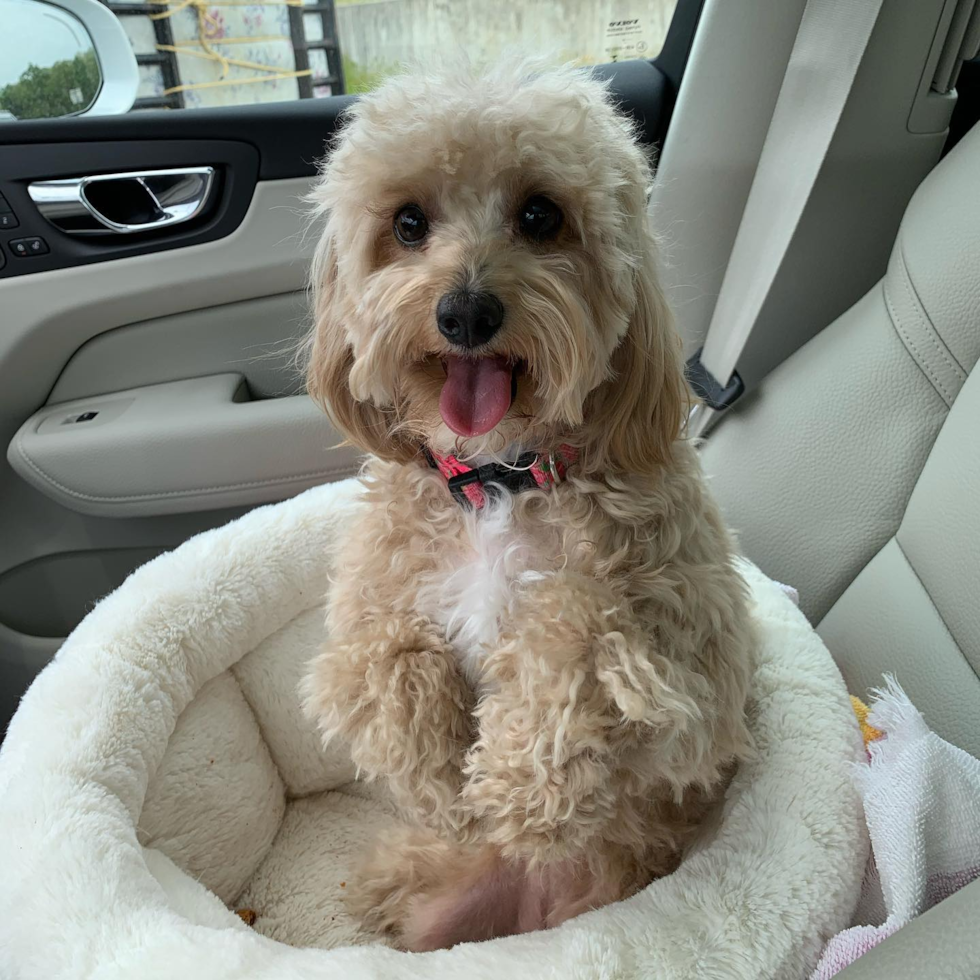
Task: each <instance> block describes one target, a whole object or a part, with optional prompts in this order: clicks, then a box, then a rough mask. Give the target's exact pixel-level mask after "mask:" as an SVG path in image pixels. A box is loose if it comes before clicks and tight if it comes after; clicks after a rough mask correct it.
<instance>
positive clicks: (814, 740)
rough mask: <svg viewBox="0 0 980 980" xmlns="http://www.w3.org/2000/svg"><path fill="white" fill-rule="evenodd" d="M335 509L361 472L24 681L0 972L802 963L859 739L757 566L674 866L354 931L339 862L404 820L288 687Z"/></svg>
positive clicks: (837, 850)
mask: <svg viewBox="0 0 980 980" xmlns="http://www.w3.org/2000/svg"><path fill="white" fill-rule="evenodd" d="M351 506H356V490H355V488H354V487H353V486H352V484H350V483H346V484H335V485H332V486H326V487H321V488H318V489H316V490H312V491H309V492H308V493H305V494H303V495H302V496H300V497H297V498H296V499H294V500H291V501H288V502H286V503H283V504H278V505H276V506H272V507H265V508H263V509H261V510H257V511H253V512H252V513H250V514H248V515H247V516H245V517H243V518H241V519H240V520H238V521H236V522H234V523H233V524H230V525H228V526H226V527H223V528H220V529H218V530H216V531H211V532H209V533H207V534H203V535H201V536H200V537H198V538H195V539H194V540H192V541H190V542H188V543H187V544H185V545H184V546H183V547H181V548H179V549H177V550H176V551H175V552H173V553H171V554H167V555H164V556H162V557H160V558H158V559H156V560H155V561H153V562H151V563H150V564H148V565H146V566H145V567H143V568H141V569H140V570H139V571H137V572H135V573H134V574H133V575H132V576H131V577H130V578H129V580H128V581H127V582H126V583H125V584H124V585H123V586H122V587H121V588H120V589H119V590H118V591H117V592H115V593H114V594H113V595H111V596H109V597H108V598H107V599H105V600H104V601H103V602H101V603H100V604H99V606H98V608H96V609H95V611H94V612H93V613H91V615H89V616H88V618H87V619H86V620H85V622H84V623H82V625H81V626H79V628H78V629H77V630H76V631H75V632H74V634H73V635H72V636H71V638H70V639H69V640H68V642H67V643H66V644H65V645H64V647H63V648H62V650H61V652H60V653H59V654H58V656H57V657H56V659H55V661H54V662H53V663H52V664H51V665H50V666H49V667H48V668H47V669H46V670H45V671H44V672H43V673H42V674H41V676H40V677H39V678H38V679H37V681H36V682H35V684H34V685H33V687H32V688H31V690H30V691H29V692H28V694H27V695H26V697H25V698H24V701H23V703H22V704H21V707H20V710H19V711H18V713H17V715H16V717H15V718H14V721H13V723H12V725H11V728H10V731H9V734H8V736H7V739H6V743H5V745H4V746H3V750H2V754H0V976H2V977H3V980H33V978H44V980H56V978H61V977H70V978H75V977H79V978H80V977H86V978H88V977H91V978H96V980H110V978H111V980H116V978H119V980H123V978H125V980H133V978H139V980H153V978H163V977H166V978H178V980H196V978H201V980H223V978H228V980H232V978H234V980H243V978H260V977H262V978H265V977H268V978H275V980H298V978H310V980H314V978H315V980H324V978H344V980H356V978H367V977H379V978H396V977H397V978H399V980H411V978H425V980H438V978H453V980H457V978H465V980H480V978H493V980H499V978H501V977H515V978H517V977H521V978H525V977H526V978H531V980H543V978H551V977H554V978H560V980H585V978H610V980H612V978H617V980H627V978H632V977H656V978H658V980H670V978H680V977H699V978H722V977H726V978H728V977H738V978H749V977H752V978H756V977H778V978H781V980H783V978H792V977H800V976H803V975H805V974H806V972H807V971H808V969H809V968H810V967H812V965H813V964H814V963H815V961H816V959H817V956H818V954H819V951H820V948H821V946H822V945H823V942H824V941H825V940H826V939H827V938H828V937H829V936H831V935H833V934H834V933H836V932H838V931H839V930H840V929H842V928H843V927H844V926H846V925H847V924H848V922H849V920H850V915H851V912H852V909H853V906H854V903H855V900H856V897H857V892H858V887H859V883H860V880H861V874H862V871H863V869H864V859H865V839H864V832H863V822H862V819H861V812H860V807H859V804H858V803H857V801H856V797H855V794H854V792H853V791H852V789H851V783H850V777H849V773H848V762H849V761H851V760H854V759H856V758H858V757H859V753H860V752H861V741H860V737H859V735H858V732H857V727H856V724H855V721H854V718H853V715H852V712H851V708H850V705H849V703H848V699H847V696H846V692H845V690H844V685H843V682H842V680H841V678H840V675H839V674H838V672H837V669H836V668H835V666H834V664H833V662H832V660H831V658H830V656H829V655H828V653H827V651H826V650H825V649H824V647H823V645H822V643H821V642H820V640H819V639H818V638H817V636H816V635H815V634H814V633H813V632H812V631H811V629H810V628H809V626H808V625H807V623H806V621H805V620H804V618H803V616H802V615H801V614H800V613H799V612H798V611H797V610H796V608H795V607H794V606H793V604H792V602H791V601H790V600H789V599H788V598H787V597H786V596H785V595H784V594H783V593H782V592H781V591H780V589H779V588H778V587H777V586H776V585H774V584H773V583H771V582H770V581H769V580H768V579H766V578H765V577H764V576H763V575H762V574H761V573H760V572H759V571H757V570H756V569H754V568H753V567H751V566H747V567H746V568H745V575H746V577H747V579H748V581H749V583H750V584H751V587H752V592H753V596H754V603H755V615H756V616H757V617H758V619H759V621H760V623H761V625H762V629H763V643H762V648H761V650H760V651H759V663H758V670H757V673H756V678H755V686H754V700H753V703H752V706H751V713H752V728H753V730H754V732H755V735H756V738H757V740H758V746H759V752H758V758H757V759H756V761H755V762H754V763H753V764H751V765H746V766H744V767H743V768H742V769H741V771H740V772H739V773H738V775H737V776H736V777H735V780H734V782H733V783H732V785H731V788H730V790H729V792H728V796H727V799H726V803H725V805H724V808H723V811H722V812H720V813H719V814H718V817H717V819H716V820H715V821H714V824H713V825H712V826H711V827H710V828H709V827H706V829H705V833H704V835H703V840H702V842H701V844H700V846H699V847H698V848H697V849H696V850H695V852H694V853H692V854H691V855H690V856H689V857H688V858H687V859H686V860H685V861H684V863H683V865H682V866H681V868H680V870H678V871H677V872H676V873H675V874H673V875H671V876H670V877H668V878H664V879H662V880H660V881H657V882H655V883H654V884H653V885H651V886H650V887H649V888H647V889H646V890H645V891H644V892H642V893H641V894H639V895H637V896H635V897H634V898H632V899H630V900H629V901H627V902H622V903H620V904H618V905H614V906H609V907H607V908H604V909H601V910H598V911H595V912H590V913H588V914H586V915H583V916H580V917H579V918H577V919H574V920H572V921H570V922H568V923H566V924H565V925H564V926H562V927H561V928H559V929H556V930H552V931H549V932H540V933H534V934H531V935H527V936H520V937H515V938H510V939H502V940H496V941H494V942H489V943H483V944H473V945H462V946H458V947H456V948H455V949H453V950H450V951H442V952H437V953H427V954H419V955H409V954H405V953H400V952H397V951H395V950H393V949H389V948H386V947H384V946H380V945H365V944H366V943H367V942H368V940H367V937H364V936H362V935H360V934H359V933H358V930H357V927H356V924H355V923H354V922H353V921H352V920H351V919H350V918H349V917H348V915H347V914H346V913H345V911H344V901H343V895H344V886H345V880H346V876H347V872H348V867H349V861H350V859H351V855H352V854H353V853H354V851H355V850H356V849H357V848H358V847H360V846H361V845H362V843H363V842H365V841H366V840H367V839H368V838H370V837H371V836H373V834H374V833H375V832H376V830H377V829H378V828H379V827H380V826H381V825H383V824H384V823H385V822H386V821H389V820H393V819H397V818H396V817H395V816H394V814H393V812H392V810H391V807H390V805H389V804H388V803H387V801H386V800H385V798H384V796H383V794H382V793H381V792H380V791H378V790H375V789H374V788H373V787H368V786H364V785H363V784H360V783H357V782H354V781H353V772H352V769H351V765H350V762H349V760H348V759H346V758H344V756H343V754H342V752H341V750H340V749H338V750H336V751H334V752H332V753H329V754H327V755H324V754H323V752H322V751H321V749H320V746H319V742H318V739H317V736H316V734H315V733H314V731H313V730H312V729H311V727H310V726H309V725H308V724H307V723H306V721H305V720H304V719H303V718H302V716H301V714H300V711H299V709H298V707H297V695H296V685H297V682H298V680H299V678H300V674H301V672H302V667H303V664H304V662H305V661H306V660H307V659H308V658H309V657H310V655H311V654H312V653H313V651H314V650H315V649H316V647H317V646H318V645H319V644H320V642H321V640H322V614H321V606H322V603H323V593H324V589H325V587H326V583H327V577H328V571H329V566H330V555H331V548H332V546H333V545H332V542H333V540H334V537H335V533H334V532H335V529H336V528H337V526H338V525H339V524H340V523H341V522H342V521H343V520H344V519H345V514H346V513H347V512H348V510H349V508H350V507H351ZM241 906H249V907H251V908H253V909H255V910H256V912H257V913H258V919H257V921H256V923H255V926H254V928H249V927H248V926H246V925H245V924H244V923H243V922H242V921H241V919H239V918H238V917H237V916H236V915H235V914H234V912H233V911H229V909H234V908H237V907H241ZM326 947H332V948H326ZM337 947H340V948H337Z"/></svg>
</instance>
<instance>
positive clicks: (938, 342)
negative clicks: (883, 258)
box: [898, 246, 967, 385]
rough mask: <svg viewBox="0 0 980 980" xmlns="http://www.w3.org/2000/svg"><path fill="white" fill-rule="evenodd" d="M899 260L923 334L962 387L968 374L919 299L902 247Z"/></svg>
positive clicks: (906, 287)
mask: <svg viewBox="0 0 980 980" xmlns="http://www.w3.org/2000/svg"><path fill="white" fill-rule="evenodd" d="M898 258H899V261H900V262H901V272H902V286H903V287H904V289H905V292H906V294H907V295H908V298H909V302H910V303H911V304H912V308H913V309H914V310H915V312H916V313H917V314H918V316H919V319H920V320H921V322H922V324H923V326H924V327H925V330H924V331H923V332H924V333H925V334H926V335H927V336H928V337H929V339H930V340H931V341H932V345H933V347H935V348H936V352H937V353H938V354H939V357H940V358H941V359H942V360H943V361H944V362H945V363H946V365H947V366H948V367H949V368H950V369H951V370H952V371H953V373H954V374H955V375H957V377H958V378H959V381H960V384H961V385H962V384H963V382H964V381H966V376H967V372H966V370H964V368H963V366H962V365H961V364H960V362H959V361H957V360H956V358H954V357H953V354H952V352H951V351H950V349H949V348H948V347H947V346H946V344H945V343H944V342H943V339H942V335H941V334H940V333H939V331H938V330H937V329H936V325H935V324H934V323H933V322H932V318H931V317H930V316H929V313H928V311H927V310H926V308H925V304H924V303H923V302H922V300H921V299H920V298H919V294H918V292H917V291H916V288H915V285H914V284H913V282H912V274H911V272H910V271H909V264H908V262H907V261H906V260H905V249H904V248H903V247H902V246H900V247H899V249H898Z"/></svg>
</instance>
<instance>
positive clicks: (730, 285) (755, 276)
mask: <svg viewBox="0 0 980 980" xmlns="http://www.w3.org/2000/svg"><path fill="white" fill-rule="evenodd" d="M881 4H882V0H808V3H807V5H806V8H805V9H804V11H803V17H802V18H801V20H800V28H799V31H798V32H797V35H796V41H795V43H794V44H793V50H792V52H791V53H790V57H789V62H788V64H787V66H786V74H785V75H784V76H783V83H782V86H781V88H780V90H779V96H778V97H777V99H776V106H775V109H774V110H773V114H772V120H771V122H770V123H769V131H768V133H767V135H766V139H765V142H764V143H763V146H762V152H761V154H760V156H759V165H758V167H757V168H756V173H755V178H754V179H753V181H752V186H751V188H750V190H749V195H748V199H747V200H746V203H745V210H744V211H743V213H742V221H741V223H740V225H739V229H738V233H737V235H736V236H735V242H734V245H733V246H732V253H731V256H730V257H729V261H728V267H727V268H726V270H725V276H724V279H723V280H722V284H721V289H720V291H719V294H718V302H717V303H716V304H715V309H714V313H713V314H712V317H711V323H710V324H709V325H708V332H707V335H706V336H705V341H704V346H703V347H702V349H701V350H700V351H698V353H697V354H695V355H694V357H692V358H691V360H690V361H689V362H688V376H689V379H690V381H691V385H692V387H693V388H694V390H695V393H696V394H698V395H699V397H701V399H702V401H703V404H702V405H699V406H697V407H696V408H695V410H694V412H693V413H692V416H691V419H690V420H689V422H688V434H689V435H691V436H699V435H704V434H705V433H706V432H707V430H708V428H710V426H711V424H712V423H713V422H714V421H715V420H716V419H717V417H718V415H719V413H720V412H722V411H724V410H725V409H726V408H727V407H728V406H729V405H731V404H732V403H733V402H734V401H735V399H736V398H738V397H739V395H740V394H741V393H742V390H744V386H743V385H742V382H741V379H740V378H739V377H738V374H737V372H736V370H735V369H736V366H737V364H738V360H739V357H740V356H741V354H742V351H743V350H744V349H745V346H746V344H747V343H748V340H749V337H750V336H751V334H752V330H753V327H754V326H755V323H756V320H757V319H758V316H759V313H760V311H761V309H762V306H763V303H764V302H765V300H766V297H767V296H768V295H769V292H770V289H771V287H772V284H773V282H774V280H775V278H776V274H777V273H778V271H779V267H780V265H781V264H782V261H783V257H784V256H785V254H786V251H787V249H788V248H789V245H790V242H791V241H792V238H793V234H794V232H795V231H796V228H797V226H798V224H799V221H800V218H801V216H802V214H803V209H804V207H805V206H806V202H807V200H808V199H809V197H810V193H811V191H812V190H813V186H814V184H815V183H816V180H817V175H818V174H819V172H820V168H821V166H822V164H823V161H824V159H825V158H826V156H827V151H828V149H829V147H830V142H831V140H832V139H833V136H834V132H835V131H836V129H837V123H838V122H839V120H840V117H841V114H842V113H843V111H844V105H845V103H846V102H847V97H848V95H849V93H850V91H851V87H852V85H853V83H854V77H855V75H856V74H857V70H858V66H859V65H860V64H861V59H862V57H863V55H864V51H865V49H866V48H867V45H868V39H869V38H870V36H871V31H872V29H873V28H874V25H875V21H876V20H877V18H878V12H879V11H880V9H881Z"/></svg>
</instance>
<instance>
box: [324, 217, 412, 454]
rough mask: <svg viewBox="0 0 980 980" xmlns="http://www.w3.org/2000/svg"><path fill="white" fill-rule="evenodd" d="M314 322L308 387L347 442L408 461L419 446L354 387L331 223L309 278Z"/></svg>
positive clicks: (352, 353)
mask: <svg viewBox="0 0 980 980" xmlns="http://www.w3.org/2000/svg"><path fill="white" fill-rule="evenodd" d="M311 286H312V292H313V300H314V303H313V308H314V325H313V332H312V335H311V337H310V340H309V343H308V346H307V358H306V389H307V391H308V392H309V394H310V397H311V398H312V399H313V400H314V401H315V402H317V403H318V404H319V405H320V406H321V407H322V408H323V409H324V411H325V412H326V413H327V417H328V418H329V419H330V421H331V422H332V423H333V424H334V426H335V427H336V428H337V429H338V430H339V431H340V432H341V433H342V434H343V436H344V438H345V440H346V441H347V443H349V444H351V445H354V446H357V447H358V448H360V449H363V450H365V451H367V452H371V453H374V455H376V456H379V457H380V458H381V459H387V460H399V461H407V460H408V459H411V458H412V457H413V456H414V455H415V453H416V450H415V447H413V446H411V445H409V444H408V442H407V441H406V440H405V439H404V438H401V437H399V436H397V435H395V434H394V433H393V431H392V429H393V422H394V420H393V417H392V413H390V412H386V411H384V410H383V409H380V408H378V407H377V406H375V405H372V404H371V403H369V402H363V401H357V400H356V399H355V398H354V396H353V395H352V394H351V390H350V383H349V382H350V371H351V367H352V365H353V363H354V352H353V351H352V350H351V346H350V342H349V340H348V337H347V332H346V330H345V329H344V306H345V305H344V303H343V300H342V297H341V287H340V283H339V277H338V270H337V255H336V249H335V247H334V243H333V240H332V236H331V234H330V231H329V228H328V229H327V231H326V232H325V233H324V235H323V238H322V240H321V242H320V245H319V248H318V252H317V255H316V258H315V259H314V263H313V272H312V279H311Z"/></svg>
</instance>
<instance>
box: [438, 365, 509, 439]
mask: <svg viewBox="0 0 980 980" xmlns="http://www.w3.org/2000/svg"><path fill="white" fill-rule="evenodd" d="M443 366H444V367H445V369H446V381H445V383H444V384H443V386H442V394H441V395H440V396H439V412H440V414H441V415H442V420H443V422H445V423H446V425H448V426H449V428H450V429H452V430H453V432H455V433H456V435H458V436H464V437H467V438H468V437H470V436H482V435H484V433H487V432H489V431H490V430H491V429H493V428H495V427H496V426H497V425H498V424H499V422H500V420H501V419H502V418H503V417H504V416H505V415H506V414H507V410H508V409H509V408H510V406H511V405H512V404H513V402H514V399H515V398H516V397H517V376H518V373H519V372H520V370H521V365H520V363H517V364H515V363H514V362H513V361H512V360H510V359H509V358H506V357H479V358H467V357H457V356H456V355H455V354H446V355H444V357H443Z"/></svg>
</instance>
